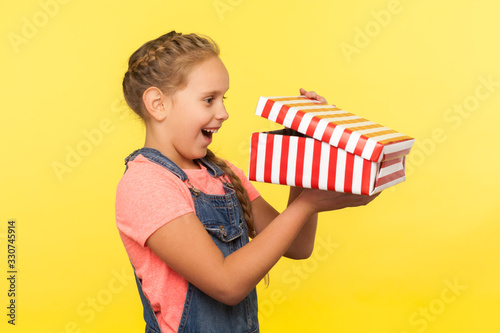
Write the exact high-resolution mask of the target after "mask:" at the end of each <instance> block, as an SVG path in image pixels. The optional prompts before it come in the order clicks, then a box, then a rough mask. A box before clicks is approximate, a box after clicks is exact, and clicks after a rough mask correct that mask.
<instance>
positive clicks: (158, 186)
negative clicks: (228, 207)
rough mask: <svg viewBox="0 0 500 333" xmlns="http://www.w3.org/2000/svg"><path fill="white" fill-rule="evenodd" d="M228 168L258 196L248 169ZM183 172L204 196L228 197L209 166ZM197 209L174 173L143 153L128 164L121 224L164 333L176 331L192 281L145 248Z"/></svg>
mask: <svg viewBox="0 0 500 333" xmlns="http://www.w3.org/2000/svg"><path fill="white" fill-rule="evenodd" d="M228 165H229V166H230V167H231V169H233V171H234V172H235V173H236V175H237V176H238V177H239V178H240V179H241V181H242V183H243V186H244V187H245V188H246V190H247V192H248V196H249V197H250V200H251V201H253V200H255V199H256V198H257V197H259V193H258V192H257V190H256V189H255V187H254V186H253V185H252V184H251V183H250V181H249V180H248V179H247V178H246V177H245V174H244V173H243V171H242V170H240V169H238V168H236V167H235V166H234V165H232V164H231V163H228ZM184 172H185V173H186V174H187V176H188V178H189V181H190V183H191V184H192V185H193V186H194V187H196V188H198V189H200V190H201V191H203V192H204V193H207V194H224V189H223V187H222V183H221V181H220V180H219V179H217V178H213V177H211V176H210V175H209V174H208V172H207V170H206V169H205V168H204V167H202V169H189V170H184ZM194 211H195V209H194V203H193V199H192V197H191V193H190V191H189V189H188V187H187V185H186V184H185V183H184V182H182V181H181V180H180V179H179V178H178V177H177V176H175V175H174V174H173V173H171V172H170V171H168V170H167V169H165V168H164V167H162V166H160V165H158V164H156V163H154V162H151V161H149V160H148V159H146V158H145V157H144V156H142V155H139V156H137V157H136V158H135V159H134V160H133V161H130V162H128V170H127V172H126V173H125V174H124V175H123V177H122V179H121V180H120V183H119V184H118V189H117V195H116V224H117V227H118V230H119V233H120V237H121V239H122V241H123V244H124V245H125V250H126V251H127V254H128V256H129V258H130V261H131V262H132V265H134V268H135V270H136V273H137V276H138V277H139V278H140V279H142V286H143V291H144V294H145V295H146V296H147V298H148V299H149V300H150V302H151V305H152V306H153V310H154V311H155V312H156V313H157V318H158V322H159V323H160V327H161V330H162V332H164V333H166V332H177V328H178V326H179V323H180V319H181V315H182V310H183V307H184V300H185V297H186V292H187V286H188V282H187V281H186V279H184V278H183V277H182V276H181V275H179V274H178V273H177V272H175V271H174V270H173V269H171V268H170V267H169V266H168V265H167V264H166V263H165V262H163V261H162V260H161V259H160V258H159V257H158V256H157V255H156V254H154V253H153V252H152V251H151V249H150V248H149V247H147V246H146V245H145V244H146V240H147V239H148V238H149V236H151V235H152V234H153V233H154V232H155V231H156V230H158V229H159V228H160V227H162V226H163V225H165V224H166V223H168V222H170V221H172V220H174V219H176V218H178V217H180V216H182V215H185V214H187V213H191V212H194Z"/></svg>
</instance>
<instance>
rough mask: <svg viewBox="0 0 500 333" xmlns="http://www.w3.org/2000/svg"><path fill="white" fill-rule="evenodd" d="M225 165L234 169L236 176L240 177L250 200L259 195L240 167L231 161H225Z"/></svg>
mask: <svg viewBox="0 0 500 333" xmlns="http://www.w3.org/2000/svg"><path fill="white" fill-rule="evenodd" d="M226 163H227V165H229V167H230V168H231V169H232V170H233V171H234V173H235V174H236V176H238V178H240V180H241V183H242V184H243V187H244V188H245V189H246V190H247V193H248V197H249V198H250V201H254V200H255V199H257V198H258V197H260V193H259V191H257V189H256V188H255V186H253V184H252V183H251V182H250V181H249V180H248V178H247V176H246V175H245V173H244V172H243V170H241V169H240V168H237V167H236V166H235V165H233V164H232V163H231V162H228V161H226Z"/></svg>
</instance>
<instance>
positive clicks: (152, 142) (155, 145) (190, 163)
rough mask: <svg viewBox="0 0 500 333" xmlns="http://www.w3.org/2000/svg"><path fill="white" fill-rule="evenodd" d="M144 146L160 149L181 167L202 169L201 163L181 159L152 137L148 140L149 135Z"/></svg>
mask: <svg viewBox="0 0 500 333" xmlns="http://www.w3.org/2000/svg"><path fill="white" fill-rule="evenodd" d="M144 147H146V148H152V149H156V150H158V151H159V152H160V153H162V154H163V155H165V156H166V157H168V158H169V159H170V160H171V161H172V162H174V163H175V164H177V166H179V167H180V168H181V169H201V167H200V165H199V164H198V163H197V162H196V161H194V160H188V159H182V160H179V159H178V158H175V157H173V156H172V154H169V152H168V150H167V149H165V147H163V146H162V145H161V144H160V143H159V142H157V141H155V140H151V139H150V140H148V138H147V136H146V142H145V143H144Z"/></svg>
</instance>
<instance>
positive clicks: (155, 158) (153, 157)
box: [125, 147, 188, 181]
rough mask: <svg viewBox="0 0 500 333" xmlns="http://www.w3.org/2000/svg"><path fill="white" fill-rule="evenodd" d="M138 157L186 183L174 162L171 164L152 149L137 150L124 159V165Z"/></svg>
mask: <svg viewBox="0 0 500 333" xmlns="http://www.w3.org/2000/svg"><path fill="white" fill-rule="evenodd" d="M138 155H142V156H144V157H146V158H147V159H148V160H150V161H151V162H154V163H156V164H158V165H161V166H162V167H164V168H166V169H167V170H169V171H170V172H172V173H173V174H174V175H176V176H177V177H178V178H179V179H180V180H182V181H186V180H187V179H188V177H187V175H186V173H185V172H184V171H182V169H181V168H180V167H179V166H178V165H177V164H175V163H174V162H172V160H171V159H169V158H168V157H166V156H165V155H163V154H162V153H160V151H158V150H156V149H153V148H147V147H144V148H141V149H137V150H136V151H134V152H133V153H132V154H130V155H129V156H127V158H126V159H125V165H126V164H127V163H128V162H129V161H133V160H134V159H135V158H136V157H137V156H138Z"/></svg>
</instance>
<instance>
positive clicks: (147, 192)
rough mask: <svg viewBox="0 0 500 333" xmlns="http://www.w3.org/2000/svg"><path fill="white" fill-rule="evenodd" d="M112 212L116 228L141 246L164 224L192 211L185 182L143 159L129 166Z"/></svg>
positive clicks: (121, 182)
mask: <svg viewBox="0 0 500 333" xmlns="http://www.w3.org/2000/svg"><path fill="white" fill-rule="evenodd" d="M115 210H116V211H115V213H116V223H117V227H118V229H119V230H120V231H121V232H122V233H124V234H125V235H126V236H128V237H129V238H131V239H133V240H134V241H136V242H137V243H139V244H140V245H141V246H145V244H146V241H147V239H148V238H149V237H150V236H151V235H152V234H153V233H154V232H155V231H156V230H158V229H159V228H160V227H162V226H163V225H165V224H166V223H168V222H170V221H172V220H174V219H176V218H178V217H180V216H182V215H185V214H188V213H191V212H194V211H195V210H194V204H193V200H192V198H191V194H190V193H189V190H188V189H187V187H186V186H185V185H184V183H183V182H182V181H181V180H180V179H179V178H177V177H176V176H175V175H173V174H172V173H171V172H169V171H168V170H166V169H165V168H163V167H161V166H159V165H156V164H154V163H151V162H149V161H147V160H146V159H145V158H144V157H142V156H138V157H137V158H136V159H135V160H134V161H131V162H129V163H128V170H127V171H126V172H125V174H124V175H123V177H122V179H121V180H120V183H119V184H118V188H117V194H116V203H115Z"/></svg>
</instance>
